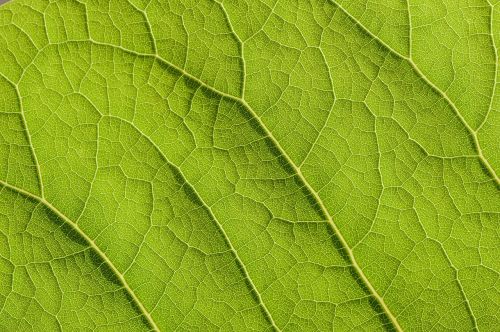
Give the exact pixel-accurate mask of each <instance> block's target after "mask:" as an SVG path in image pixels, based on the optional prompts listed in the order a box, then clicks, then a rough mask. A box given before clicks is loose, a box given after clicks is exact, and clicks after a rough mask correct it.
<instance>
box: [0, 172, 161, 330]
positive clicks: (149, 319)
mask: <svg viewBox="0 0 500 332" xmlns="http://www.w3.org/2000/svg"><path fill="white" fill-rule="evenodd" d="M0 185H2V186H4V187H6V188H9V189H10V190H12V191H15V192H17V193H19V194H21V195H23V196H26V197H29V198H32V199H34V200H36V201H37V202H40V203H41V204H43V205H45V206H46V207H47V208H48V209H49V210H50V211H52V212H53V213H54V214H55V215H56V216H57V217H59V218H60V219H61V220H62V221H64V222H65V223H66V224H67V225H68V226H70V227H71V228H72V229H73V230H74V231H76V232H77V233H78V234H79V235H80V236H81V237H82V238H83V239H84V240H85V242H87V244H88V245H89V246H90V248H92V250H94V252H95V253H97V254H98V255H99V257H100V258H101V259H102V261H103V262H104V263H105V264H106V265H108V267H109V268H110V269H111V271H113V273H114V274H115V276H116V277H117V278H118V280H119V281H120V283H121V284H122V286H123V288H124V289H125V291H126V292H127V293H128V294H129V295H130V296H131V298H132V300H133V301H134V303H135V305H137V307H138V308H139V311H140V312H141V314H142V315H143V316H144V318H145V319H146V321H147V322H148V324H149V325H150V327H151V328H152V329H153V330H154V331H160V329H159V328H158V326H157V325H156V323H155V321H154V320H153V318H152V317H151V314H150V313H149V312H148V311H147V310H146V308H145V307H144V305H143V304H142V302H141V301H140V300H139V298H138V297H137V295H136V294H135V292H134V290H133V289H132V288H131V287H130V286H129V284H128V283H127V280H125V278H124V276H123V275H122V274H121V273H120V271H119V270H118V269H117V268H116V267H115V266H114V264H113V263H112V262H111V260H110V259H109V258H108V256H106V254H105V253H104V252H103V251H102V250H101V249H100V248H99V246H97V244H96V243H95V242H94V240H92V239H91V238H90V237H88V235H87V234H85V232H84V231H83V230H82V229H81V228H80V227H79V226H78V224H76V223H75V222H73V221H72V220H71V219H69V218H68V217H66V215H64V214H63V213H62V212H61V211H59V210H58V209H57V208H56V207H55V206H53V205H52V204H51V203H50V202H48V201H47V200H45V198H42V197H40V196H38V195H35V194H33V193H30V192H29V191H26V190H24V189H21V188H18V187H16V186H14V185H11V184H9V183H7V182H4V181H2V180H0Z"/></svg>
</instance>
